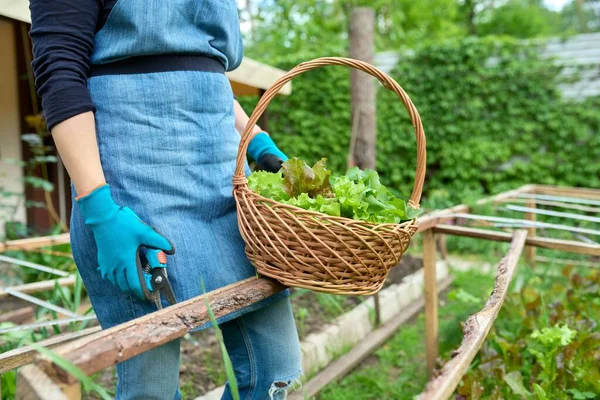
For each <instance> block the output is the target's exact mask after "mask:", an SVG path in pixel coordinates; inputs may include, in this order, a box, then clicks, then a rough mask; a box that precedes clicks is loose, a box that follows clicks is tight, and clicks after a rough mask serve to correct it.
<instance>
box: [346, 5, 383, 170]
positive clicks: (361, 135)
mask: <svg viewBox="0 0 600 400" xmlns="http://www.w3.org/2000/svg"><path fill="white" fill-rule="evenodd" d="M374 30H375V11H374V10H373V9H372V8H368V7H358V8H355V9H354V10H352V14H351V17H350V25H349V36H350V57H351V58H355V59H358V60H361V61H365V62H368V63H372V62H373V56H374V52H375V51H374V50H375V46H374ZM350 87H351V95H352V139H351V144H350V156H349V158H348V163H349V164H350V165H357V166H359V167H360V168H371V169H375V160H376V155H377V153H376V143H377V120H376V117H375V115H376V114H375V112H376V108H375V102H376V97H375V96H376V92H375V80H374V79H373V77H371V76H370V75H368V74H366V73H364V72H362V71H358V70H355V69H353V70H352V71H351V72H350Z"/></svg>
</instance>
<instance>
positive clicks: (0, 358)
mask: <svg viewBox="0 0 600 400" xmlns="http://www.w3.org/2000/svg"><path fill="white" fill-rule="evenodd" d="M100 330H101V328H100V327H99V326H95V327H92V328H87V329H84V330H82V331H79V332H69V333H63V334H61V335H56V336H52V337H51V338H48V339H45V340H42V341H39V342H37V345H38V346H42V347H47V348H53V347H56V346H58V345H61V344H65V343H68V342H70V341H72V340H75V339H79V338H81V337H83V336H87V335H91V334H92V333H96V332H98V331H100ZM37 354H38V353H37V350H35V349H33V348H32V347H30V346H23V347H19V348H17V349H14V350H10V351H7V352H5V353H2V354H0V374H3V373H5V372H7V371H10V370H11V369H15V368H19V367H22V366H24V365H27V364H31V363H32V362H33V361H34V359H35V357H36V356H37Z"/></svg>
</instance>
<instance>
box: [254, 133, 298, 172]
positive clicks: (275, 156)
mask: <svg viewBox="0 0 600 400" xmlns="http://www.w3.org/2000/svg"><path fill="white" fill-rule="evenodd" d="M248 154H250V157H252V158H253V159H254V161H256V163H257V164H258V169H261V170H265V171H269V172H277V171H279V170H280V169H281V164H283V162H284V161H287V159H288V157H287V156H286V155H285V154H284V153H283V152H282V151H281V150H279V148H277V146H276V145H275V142H273V139H271V137H270V136H269V135H267V134H266V133H265V132H261V133H259V134H258V135H256V136H254V138H252V140H251V141H250V144H248Z"/></svg>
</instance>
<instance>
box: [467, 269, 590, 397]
mask: <svg viewBox="0 0 600 400" xmlns="http://www.w3.org/2000/svg"><path fill="white" fill-rule="evenodd" d="M519 278H520V279H519V280H521V281H522V283H521V284H520V285H521V287H520V288H519V289H518V290H517V291H516V292H513V293H511V294H510V295H509V296H508V297H507V298H506V301H505V304H504V306H503V308H502V310H501V311H500V315H499V317H498V319H497V321H496V323H495V324H494V326H493V328H492V331H491V332H490V335H489V336H488V338H487V340H486V342H485V343H484V345H483V347H482V348H481V351H480V354H479V356H478V358H476V360H475V362H474V364H473V366H472V368H471V371H470V372H469V374H468V375H467V376H466V377H465V379H464V380H463V384H462V385H461V387H460V388H459V389H458V393H459V394H460V395H461V396H465V397H467V398H472V399H480V398H481V399H483V398H489V396H500V397H502V398H515V397H527V398H529V397H531V396H534V398H537V399H540V400H543V399H557V400H562V399H565V400H566V399H572V398H576V396H577V398H579V399H585V398H596V394H598V393H600V381H599V380H598V376H600V366H599V365H598V362H597V360H598V359H599V357H600V333H598V331H597V321H599V320H600V301H597V299H598V296H599V295H600V289H599V287H600V273H598V272H595V273H587V274H586V275H580V274H579V273H577V271H576V270H575V269H574V268H573V267H565V268H564V269H563V271H562V275H558V276H556V274H554V276H551V275H550V274H547V273H543V271H542V270H537V271H531V270H525V272H524V273H522V274H521V276H520V277H519ZM586 396H591V397H586Z"/></svg>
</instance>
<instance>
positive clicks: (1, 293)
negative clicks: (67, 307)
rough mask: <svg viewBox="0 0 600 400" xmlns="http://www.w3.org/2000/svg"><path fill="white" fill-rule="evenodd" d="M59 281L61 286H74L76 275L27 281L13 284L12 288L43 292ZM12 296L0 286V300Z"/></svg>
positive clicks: (29, 291) (23, 291) (25, 291)
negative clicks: (21, 283) (22, 283)
mask: <svg viewBox="0 0 600 400" xmlns="http://www.w3.org/2000/svg"><path fill="white" fill-rule="evenodd" d="M57 283H58V285H59V286H65V287H68V286H73V285H74V284H75V276H69V277H67V278H60V279H51V280H48V281H42V282H33V283H26V284H24V285H17V286H11V287H10V288H11V289H13V290H16V291H18V292H21V293H28V294H31V293H37V292H43V291H44V290H52V289H54V286H55V285H56V284H57ZM8 296H10V294H8V293H6V291H5V290H4V289H3V288H0V300H2V299H4V298H6V297H8Z"/></svg>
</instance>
